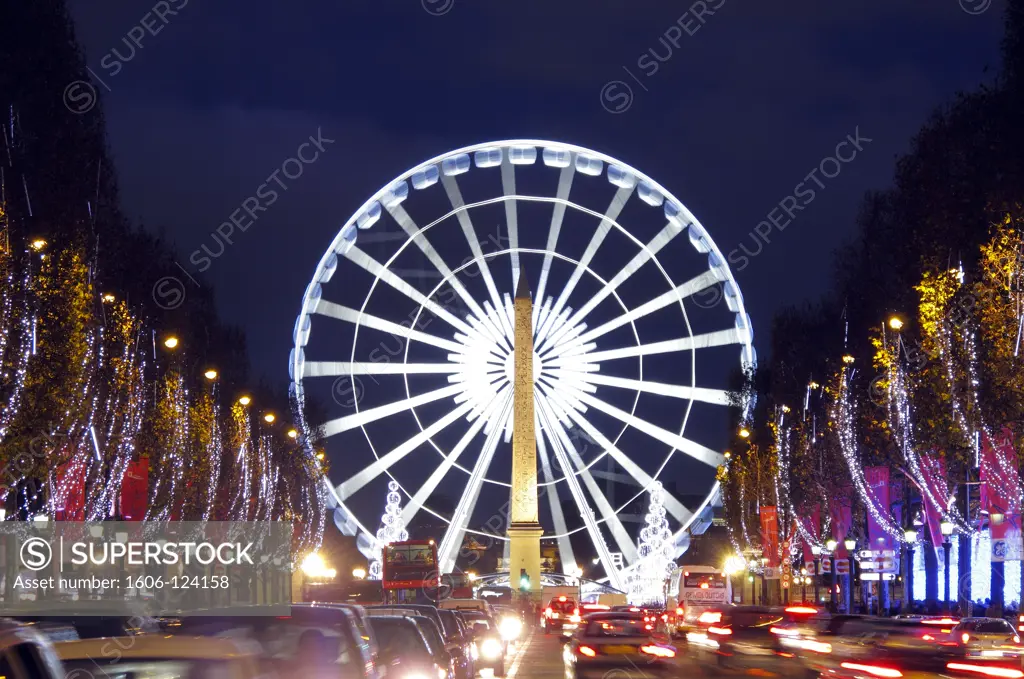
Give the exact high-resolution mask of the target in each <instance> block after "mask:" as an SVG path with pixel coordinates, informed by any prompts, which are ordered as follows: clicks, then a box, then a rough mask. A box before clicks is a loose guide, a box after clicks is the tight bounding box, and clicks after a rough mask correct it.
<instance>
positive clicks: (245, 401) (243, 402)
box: [238, 396, 252, 406]
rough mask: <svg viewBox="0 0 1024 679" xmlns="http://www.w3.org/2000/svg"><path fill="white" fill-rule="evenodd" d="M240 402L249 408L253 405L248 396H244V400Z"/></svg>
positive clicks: (241, 399)
mask: <svg viewBox="0 0 1024 679" xmlns="http://www.w3.org/2000/svg"><path fill="white" fill-rule="evenodd" d="M238 402H239V403H241V404H242V405H244V406H247V405H249V404H250V403H252V399H251V398H249V397H248V396H243V397H242V398H240V399H238Z"/></svg>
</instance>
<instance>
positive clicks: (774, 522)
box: [761, 506, 779, 568]
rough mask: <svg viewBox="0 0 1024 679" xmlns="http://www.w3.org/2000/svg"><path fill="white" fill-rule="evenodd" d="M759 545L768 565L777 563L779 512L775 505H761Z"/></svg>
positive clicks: (771, 565) (773, 565) (774, 565)
mask: <svg viewBox="0 0 1024 679" xmlns="http://www.w3.org/2000/svg"><path fill="white" fill-rule="evenodd" d="M761 545H762V548H763V549H764V556H765V557H766V558H767V559H768V566H769V567H773V568H774V567H776V566H778V565H779V514H778V509H777V508H776V507H770V506H769V507H761Z"/></svg>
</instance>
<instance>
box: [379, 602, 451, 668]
mask: <svg viewBox="0 0 1024 679" xmlns="http://www.w3.org/2000/svg"><path fill="white" fill-rule="evenodd" d="M370 622H371V624H372V625H373V629H374V632H376V634H377V641H378V643H379V644H380V657H381V662H382V663H383V666H384V667H386V668H387V671H386V676H387V677H390V678H394V679H447V677H448V676H449V674H450V671H451V670H450V663H449V662H445V661H443V660H442V659H440V658H438V657H437V656H436V655H435V652H434V651H433V649H431V647H430V642H429V641H428V639H427V636H426V634H425V632H424V626H423V625H420V624H417V622H416V620H415V619H414V618H413V617H412V616H406V615H399V614H397V613H381V614H379V615H371V616H370Z"/></svg>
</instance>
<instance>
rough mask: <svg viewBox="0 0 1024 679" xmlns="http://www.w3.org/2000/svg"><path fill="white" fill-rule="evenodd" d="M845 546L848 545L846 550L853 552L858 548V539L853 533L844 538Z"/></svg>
mask: <svg viewBox="0 0 1024 679" xmlns="http://www.w3.org/2000/svg"><path fill="white" fill-rule="evenodd" d="M843 546H844V547H846V551H848V552H852V551H853V550H855V549H857V540H856V539H854V537H853V536H852V535H851V536H849V537H847V538H846V539H845V540H843Z"/></svg>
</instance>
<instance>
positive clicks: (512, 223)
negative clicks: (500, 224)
mask: <svg viewBox="0 0 1024 679" xmlns="http://www.w3.org/2000/svg"><path fill="white" fill-rule="evenodd" d="M501 189H502V192H503V193H504V194H505V195H506V196H514V195H516V166H515V165H513V164H512V161H511V160H510V159H509V155H508V154H507V153H503V154H502V158H501ZM505 223H506V224H508V247H509V249H510V250H512V252H511V253H509V254H510V258H511V260H512V282H513V284H515V283H516V282H517V281H518V280H519V215H518V214H517V210H516V201H514V200H506V201H505ZM499 240H500V239H499Z"/></svg>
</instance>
